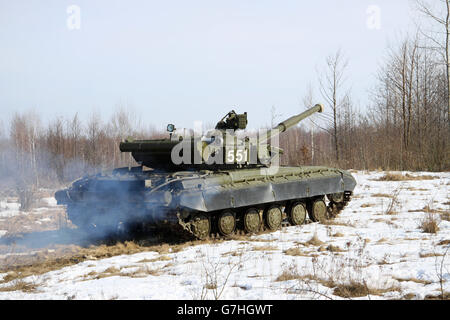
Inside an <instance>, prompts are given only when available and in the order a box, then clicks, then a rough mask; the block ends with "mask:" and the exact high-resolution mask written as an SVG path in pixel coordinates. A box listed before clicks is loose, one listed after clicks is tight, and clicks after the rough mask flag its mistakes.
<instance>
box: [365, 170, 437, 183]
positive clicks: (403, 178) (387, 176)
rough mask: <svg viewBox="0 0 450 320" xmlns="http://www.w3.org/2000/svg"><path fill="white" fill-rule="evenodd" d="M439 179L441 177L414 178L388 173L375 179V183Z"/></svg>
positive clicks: (409, 175) (425, 176)
mask: <svg viewBox="0 0 450 320" xmlns="http://www.w3.org/2000/svg"><path fill="white" fill-rule="evenodd" d="M434 179H439V177H435V176H431V175H422V176H413V175H411V174H409V173H407V174H405V175H403V174H401V173H391V172H388V173H386V174H385V175H384V176H382V177H380V178H378V179H374V180H375V181H407V180H434Z"/></svg>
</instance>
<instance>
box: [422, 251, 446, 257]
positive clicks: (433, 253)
mask: <svg viewBox="0 0 450 320" xmlns="http://www.w3.org/2000/svg"><path fill="white" fill-rule="evenodd" d="M442 256H443V254H441V253H435V252H430V253H422V252H420V253H419V257H421V258H430V257H442Z"/></svg>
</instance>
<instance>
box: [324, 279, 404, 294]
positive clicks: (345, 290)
mask: <svg viewBox="0 0 450 320" xmlns="http://www.w3.org/2000/svg"><path fill="white" fill-rule="evenodd" d="M392 291H400V287H398V286H392V287H389V288H369V287H368V286H367V285H365V284H364V283H360V282H357V281H351V282H350V283H347V284H338V285H337V286H336V288H334V290H333V294H334V295H336V296H339V297H343V298H358V297H365V296H368V295H376V296H382V295H383V294H385V293H386V292H392Z"/></svg>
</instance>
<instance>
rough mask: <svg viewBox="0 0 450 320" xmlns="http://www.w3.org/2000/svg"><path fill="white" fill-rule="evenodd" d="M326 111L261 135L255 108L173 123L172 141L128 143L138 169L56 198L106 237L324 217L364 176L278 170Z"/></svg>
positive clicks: (242, 229) (78, 185)
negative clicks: (283, 142) (298, 135)
mask: <svg viewBox="0 0 450 320" xmlns="http://www.w3.org/2000/svg"><path fill="white" fill-rule="evenodd" d="M322 111H323V106H322V105H320V104H317V105H315V106H314V107H312V108H310V109H308V110H306V111H305V112H303V113H301V114H298V115H295V116H293V117H290V118H289V119H287V120H285V121H283V122H281V123H280V124H278V125H277V126H276V127H275V128H273V129H271V130H268V131H262V132H258V134H257V135H256V136H253V137H251V136H248V135H247V132H245V131H242V130H244V129H246V126H247V123H248V121H247V113H243V114H237V113H236V112H235V111H234V110H232V111H230V112H229V113H227V114H226V115H225V116H224V117H223V118H222V119H221V120H220V121H219V122H218V123H217V125H216V127H215V129H214V130H212V131H211V132H208V133H207V134H204V135H203V134H195V133H194V134H193V135H192V134H191V133H192V132H191V131H188V134H186V132H184V134H179V133H178V131H177V129H176V128H175V126H174V125H173V124H169V125H168V126H167V131H168V135H169V137H168V138H165V139H153V140H134V139H132V138H128V139H126V140H124V141H123V142H121V143H120V145H119V148H120V151H121V152H127V153H131V156H132V157H133V158H134V160H135V161H136V162H137V164H139V165H138V166H135V167H125V168H117V169H114V170H112V171H108V172H100V173H98V174H96V175H92V176H86V177H83V178H81V179H79V180H77V181H75V182H74V183H73V184H72V185H71V186H70V187H69V188H68V189H65V190H60V191H58V192H56V194H55V198H56V200H57V202H58V204H64V205H67V213H68V217H69V219H70V220H71V221H72V222H73V223H74V224H75V225H77V226H78V227H79V228H82V229H85V230H86V229H88V230H92V231H95V230H97V231H101V232H102V233H104V232H106V233H114V232H116V231H117V230H128V229H129V228H132V226H143V225H147V226H155V227H169V230H171V232H173V233H174V234H175V235H177V234H179V235H181V234H187V235H189V236H190V237H195V238H198V239H205V238H207V237H210V236H221V237H230V236H232V235H233V234H236V233H247V234H255V233H259V232H261V231H263V230H269V231H275V230H277V229H279V228H281V227H282V226H283V225H285V226H289V225H293V226H296V225H302V224H304V223H305V222H306V221H307V220H308V217H309V219H310V220H312V221H313V222H324V221H326V220H328V219H332V218H334V217H335V216H336V215H338V214H339V213H340V212H341V211H342V210H343V209H344V207H345V206H346V205H347V204H348V202H349V201H350V197H351V195H352V192H353V190H354V188H355V186H356V181H355V179H354V178H353V176H352V175H351V174H350V173H349V172H347V171H344V170H340V169H335V168H328V167H320V166H298V167H289V166H278V165H276V163H277V161H278V160H279V157H280V154H281V153H282V152H283V150H282V149H280V148H279V147H278V146H277V143H274V142H278V140H277V139H278V137H279V136H280V134H282V133H283V132H285V131H286V130H288V129H289V128H290V127H293V126H295V125H297V124H298V123H299V122H300V121H302V120H303V119H305V118H307V117H309V116H311V115H313V114H314V113H316V112H322ZM242 134H244V135H242ZM274 163H275V165H274ZM166 229H167V228H166Z"/></svg>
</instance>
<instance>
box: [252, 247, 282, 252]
mask: <svg viewBox="0 0 450 320" xmlns="http://www.w3.org/2000/svg"><path fill="white" fill-rule="evenodd" d="M252 250H253V251H274V250H278V248H277V247H274V246H254V247H253V248H252Z"/></svg>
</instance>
